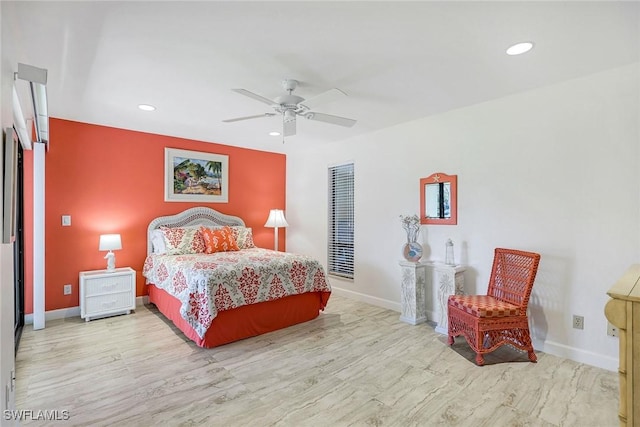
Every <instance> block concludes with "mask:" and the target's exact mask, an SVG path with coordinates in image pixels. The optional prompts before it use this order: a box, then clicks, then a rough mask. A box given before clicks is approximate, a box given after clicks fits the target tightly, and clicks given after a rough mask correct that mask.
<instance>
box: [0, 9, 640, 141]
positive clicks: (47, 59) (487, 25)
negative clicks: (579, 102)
mask: <svg viewBox="0 0 640 427" xmlns="http://www.w3.org/2000/svg"><path fill="white" fill-rule="evenodd" d="M1 14H2V49H3V52H2V55H3V58H4V59H5V60H9V61H13V62H15V63H16V64H17V62H23V63H26V64H30V65H34V66H37V67H42V68H46V69H47V70H48V84H47V90H48V95H49V111H50V116H52V117H58V118H64V119H70V120H78V121H82V122H88V123H97V124H102V125H107V126H115V127H120V128H125V129H134V130H140V131H145V132H151V133H158V134H164V135H171V136H178V137H184V138H191V139H197V140H202V141H209V142H218V143H222V144H228V145H238V146H245V147H250V148H257V149H261V150H267V151H277V152H286V150H287V147H288V146H302V145H304V144H323V143H327V142H329V141H337V140H341V139H347V138H350V137H353V136H356V135H360V134H364V133H368V132H372V131H375V130H377V129H381V128H385V127H389V126H393V125H396V124H398V123H402V122H405V121H409V120H414V119H417V118H421V117H425V116H429V115H433V114H438V113H442V112H444V111H448V110H451V109H455V108H460V107H464V106H467V105H472V104H476V103H480V102H484V101H488V100H491V99H496V98H500V97H503V96H507V95H510V94H514V93H517V92H521V91H525V90H529V89H532V88H536V87H541V86H545V85H549V84H553V83H557V82H560V81H563V80H567V79H572V78H576V77H579V76H583V75H587V74H591V73H595V72H598V71H602V70H605V69H609V68H613V67H619V66H623V65H627V64H630V63H633V62H636V61H638V60H639V56H640V4H639V3H637V2H621V3H616V2H610V1H604V2H575V1H571V2H520V1H515V2H480V1H473V2H451V1H450V2H415V1H414V2H368V1H358V2H353V1H351V2H326V1H315V2H271V1H259V2H238V1H235V2H8V1H3V2H2V5H1ZM524 40H530V41H533V42H534V43H535V48H534V50H532V51H531V52H529V53H527V54H525V55H522V56H518V57H510V56H507V55H506V54H505V53H504V52H505V49H506V48H507V47H508V46H509V45H511V44H513V43H515V42H519V41H524ZM16 66H17V65H16ZM284 78H294V79H297V80H299V81H300V82H301V86H300V87H299V88H298V90H297V91H296V94H297V95H300V96H302V97H304V98H310V97H313V96H314V95H317V94H319V93H321V92H324V91H326V90H328V89H331V88H333V87H337V88H340V89H341V90H343V91H344V92H346V93H348V95H349V97H347V98H345V99H342V100H340V101H337V102H332V103H330V104H326V105H322V106H318V107H317V108H315V109H314V110H315V111H319V112H324V113H329V114H334V115H339V116H345V117H349V118H354V119H357V120H358V123H357V124H356V125H355V126H354V127H353V128H344V127H340V126H334V125H330V124H326V123H320V122H312V121H309V120H306V119H304V118H298V134H297V135H296V136H294V137H291V138H287V140H286V142H285V144H284V145H283V144H282V139H281V137H271V136H268V135H267V133H268V131H270V130H278V129H279V128H280V127H281V125H282V124H281V119H280V118H278V117H272V118H261V119H256V120H249V121H242V122H236V123H223V122H222V120H223V119H229V118H234V117H238V116H246V115H253V114H261V113H265V112H268V111H270V108H269V106H267V105H265V104H261V103H260V102H257V101H255V100H252V99H250V98H248V97H245V96H242V95H239V94H237V93H234V92H232V91H231V90H230V89H232V88H244V89H247V90H249V91H252V92H255V93H258V94H260V95H263V96H265V97H267V98H274V97H276V96H278V95H281V94H282V93H283V91H282V88H281V86H280V82H281V80H283V79H284ZM140 103H148V104H153V105H155V106H156V107H157V110H156V111H155V112H152V113H149V112H143V111H140V110H138V108H137V105H138V104H140Z"/></svg>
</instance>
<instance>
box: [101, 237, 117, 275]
mask: <svg viewBox="0 0 640 427" xmlns="http://www.w3.org/2000/svg"><path fill="white" fill-rule="evenodd" d="M118 249H122V240H121V239H120V235H119V234H101V235H100V247H99V248H98V250H101V251H109V252H108V253H107V254H106V255H105V256H104V259H106V260H107V271H114V270H115V269H116V255H115V254H114V253H113V252H111V251H116V250H118Z"/></svg>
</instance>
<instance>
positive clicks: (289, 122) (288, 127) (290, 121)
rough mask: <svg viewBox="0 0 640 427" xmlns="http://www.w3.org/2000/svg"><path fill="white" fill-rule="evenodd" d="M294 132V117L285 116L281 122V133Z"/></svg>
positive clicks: (291, 133) (289, 134)
mask: <svg viewBox="0 0 640 427" xmlns="http://www.w3.org/2000/svg"><path fill="white" fill-rule="evenodd" d="M295 134H296V118H295V116H294V117H293V118H286V117H285V119H284V120H283V122H282V135H283V136H293V135H295Z"/></svg>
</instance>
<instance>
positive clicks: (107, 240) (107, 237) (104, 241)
mask: <svg viewBox="0 0 640 427" xmlns="http://www.w3.org/2000/svg"><path fill="white" fill-rule="evenodd" d="M117 249H122V240H120V235H119V234H101V235H100V247H99V248H98V250H101V251H114V250H117Z"/></svg>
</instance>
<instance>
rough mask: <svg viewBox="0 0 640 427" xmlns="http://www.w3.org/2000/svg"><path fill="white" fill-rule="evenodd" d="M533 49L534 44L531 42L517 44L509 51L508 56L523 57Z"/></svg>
mask: <svg viewBox="0 0 640 427" xmlns="http://www.w3.org/2000/svg"><path fill="white" fill-rule="evenodd" d="M532 48H533V43H531V42H522V43H517V44H514V45H513V46H511V47H510V48H509V49H507V55H522V54H523V53H526V52H529V51H530V50H531V49H532Z"/></svg>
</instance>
